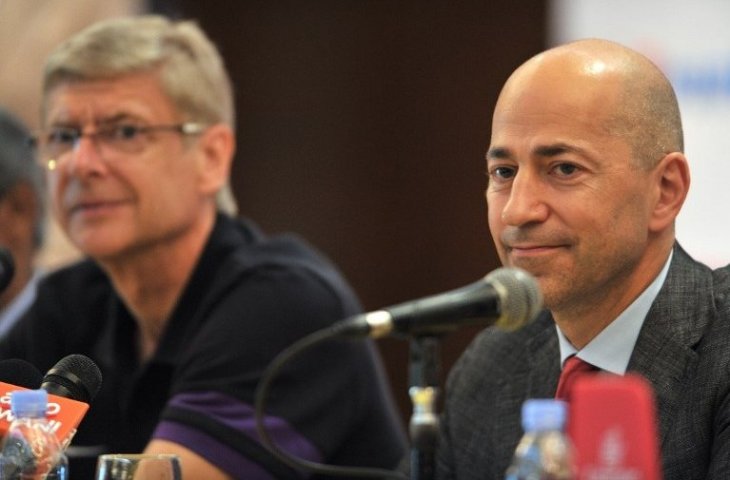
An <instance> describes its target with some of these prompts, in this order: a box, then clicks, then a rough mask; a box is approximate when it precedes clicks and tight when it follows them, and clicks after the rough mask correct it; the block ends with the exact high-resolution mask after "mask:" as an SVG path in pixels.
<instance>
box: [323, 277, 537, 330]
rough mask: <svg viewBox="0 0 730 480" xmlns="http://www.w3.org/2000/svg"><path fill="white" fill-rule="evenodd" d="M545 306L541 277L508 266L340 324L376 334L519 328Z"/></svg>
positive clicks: (350, 328)
mask: <svg viewBox="0 0 730 480" xmlns="http://www.w3.org/2000/svg"><path fill="white" fill-rule="evenodd" d="M541 308H542V293H541V292H540V288H539V286H538V284H537V280H535V278H534V277H533V276H532V275H530V274H529V273H527V272H526V271H524V270H522V269H519V268H510V267H503V268H499V269H497V270H495V271H493V272H491V273H490V274H488V275H487V276H486V277H484V278H482V279H481V280H478V281H476V282H474V283H471V284H469V285H467V286H465V287H462V288H459V289H456V290H451V291H449V292H445V293H441V294H437V295H433V296H430V297H425V298H421V299H419V300H413V301H410V302H405V303H401V304H398V305H394V306H392V307H387V308H385V309H382V310H377V311H374V312H369V313H364V314H361V315H356V316H354V317H350V318H349V319H346V320H343V321H342V322H339V324H335V328H338V329H341V332H340V334H341V335H344V336H352V337H364V336H369V337H372V338H380V337H383V336H386V335H390V334H396V335H397V334H411V335H434V334H440V333H445V332H448V331H450V330H454V329H456V328H457V327H459V326H465V325H472V324H477V325H478V324H484V325H489V324H491V323H494V324H495V325H496V326H498V327H500V328H503V329H505V330H515V329H517V328H519V327H521V326H522V325H524V324H525V323H527V322H529V321H530V320H532V319H533V318H534V317H535V315H537V313H538V312H539V311H540V310H541Z"/></svg>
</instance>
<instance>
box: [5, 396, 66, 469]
mask: <svg viewBox="0 0 730 480" xmlns="http://www.w3.org/2000/svg"><path fill="white" fill-rule="evenodd" d="M47 407H48V393H46V391H45V390H19V391H16V392H12V393H11V394H10V410H11V412H12V413H13V421H12V422H11V424H10V427H9V428H8V432H7V434H6V435H5V438H4V439H3V443H2V462H0V463H1V465H2V469H1V471H0V480H16V479H17V480H26V479H27V480H31V479H32V480H41V479H47V480H68V478H69V477H68V459H67V457H66V454H65V453H64V451H63V449H62V448H61V445H60V443H59V441H58V439H57V438H56V435H55V433H53V432H52V431H51V429H50V426H49V424H48V421H47V420H46V409H47Z"/></svg>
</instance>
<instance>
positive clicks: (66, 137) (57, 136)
mask: <svg viewBox="0 0 730 480" xmlns="http://www.w3.org/2000/svg"><path fill="white" fill-rule="evenodd" d="M79 136H80V133H79V131H78V130H76V129H73V128H56V129H53V130H51V131H49V132H48V138H47V141H48V143H55V144H64V145H65V144H70V145H72V144H74V143H75V142H76V140H77V139H78V138H79Z"/></svg>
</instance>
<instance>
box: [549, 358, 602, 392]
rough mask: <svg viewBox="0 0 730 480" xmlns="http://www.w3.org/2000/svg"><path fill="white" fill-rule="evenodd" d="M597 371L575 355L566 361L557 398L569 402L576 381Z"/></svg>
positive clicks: (559, 382) (559, 381) (561, 373)
mask: <svg viewBox="0 0 730 480" xmlns="http://www.w3.org/2000/svg"><path fill="white" fill-rule="evenodd" d="M597 371H598V369H597V368H596V367H594V366H593V365H591V364H590V363H588V362H586V361H584V360H582V359H580V358H578V357H576V356H575V355H573V356H571V357H568V359H567V360H565V365H563V370H562V371H561V372H560V379H558V389H557V391H556V392H555V398H557V399H559V400H565V401H568V402H569V401H570V395H571V393H572V390H573V385H574V384H575V381H576V380H577V379H578V378H579V377H581V376H583V375H590V374H592V373H596V372H597Z"/></svg>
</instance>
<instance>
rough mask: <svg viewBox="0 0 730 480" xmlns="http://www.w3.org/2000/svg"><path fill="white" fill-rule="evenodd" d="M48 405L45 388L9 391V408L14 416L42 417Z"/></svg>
mask: <svg viewBox="0 0 730 480" xmlns="http://www.w3.org/2000/svg"><path fill="white" fill-rule="evenodd" d="M47 407H48V392H46V391H45V390H17V391H15V392H10V410H11V411H12V412H13V415H14V416H15V418H18V417H44V416H45V415H46V408H47Z"/></svg>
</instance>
